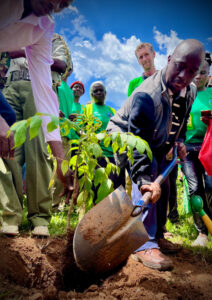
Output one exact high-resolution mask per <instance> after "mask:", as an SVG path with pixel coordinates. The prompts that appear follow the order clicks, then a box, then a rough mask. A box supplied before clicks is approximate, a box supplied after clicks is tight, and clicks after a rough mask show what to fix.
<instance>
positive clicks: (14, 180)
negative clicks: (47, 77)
mask: <svg viewBox="0 0 212 300" xmlns="http://www.w3.org/2000/svg"><path fill="white" fill-rule="evenodd" d="M3 94H4V96H5V98H6V99H7V101H8V102H9V104H10V105H11V106H12V108H13V109H14V110H15V112H16V119H17V121H20V120H24V119H27V118H29V117H31V116H33V115H34V114H35V113H36V108H35V104H34V99H33V94H32V88H31V82H30V81H26V80H19V81H10V77H9V78H8V81H7V84H6V86H5V89H4V90H3ZM47 156H48V153H47V149H46V143H45V141H44V136H43V132H42V129H40V133H39V135H38V136H37V137H36V138H34V139H32V140H31V141H30V140H29V137H27V139H26V142H25V143H24V145H22V146H21V147H18V148H17V149H16V150H15V158H14V160H9V159H5V160H3V161H2V162H1V164H0V204H1V207H2V210H3V214H2V218H3V223H4V224H8V225H20V223H21V220H22V198H23V181H22V166H23V164H24V163H26V196H27V205H28V219H29V220H30V221H31V223H32V225H33V226H47V225H48V224H49V221H50V217H51V213H50V211H51V205H52V190H51V189H50V190H49V189H48V185H49V181H50V178H51V174H52V162H51V161H50V160H48V159H47Z"/></svg>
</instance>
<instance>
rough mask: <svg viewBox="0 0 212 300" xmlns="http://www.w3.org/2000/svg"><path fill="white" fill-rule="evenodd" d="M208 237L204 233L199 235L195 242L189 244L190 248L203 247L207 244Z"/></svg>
mask: <svg viewBox="0 0 212 300" xmlns="http://www.w3.org/2000/svg"><path fill="white" fill-rule="evenodd" d="M208 241H209V240H208V236H207V235H206V234H204V233H199V235H198V237H197V238H196V240H195V241H194V242H193V243H192V244H191V245H192V246H194V247H195V246H200V247H205V246H206V245H207V243H208Z"/></svg>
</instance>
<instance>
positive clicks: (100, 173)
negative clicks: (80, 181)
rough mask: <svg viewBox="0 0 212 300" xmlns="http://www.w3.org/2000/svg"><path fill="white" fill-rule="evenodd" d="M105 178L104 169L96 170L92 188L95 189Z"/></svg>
mask: <svg viewBox="0 0 212 300" xmlns="http://www.w3.org/2000/svg"><path fill="white" fill-rule="evenodd" d="M106 178H107V175H106V172H105V169H104V168H98V169H97V170H96V172H95V175H94V186H95V187H96V186H97V185H98V184H99V183H101V182H102V181H103V180H105V179H106Z"/></svg>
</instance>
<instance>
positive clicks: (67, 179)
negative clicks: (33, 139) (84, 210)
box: [48, 141, 79, 203]
mask: <svg viewBox="0 0 212 300" xmlns="http://www.w3.org/2000/svg"><path fill="white" fill-rule="evenodd" d="M48 144H49V146H50V147H51V150H52V154H53V155H54V156H55V157H56V159H57V176H58V178H59V179H60V181H61V182H62V184H63V186H64V190H63V192H62V194H61V195H60V196H61V197H62V196H66V200H65V201H66V203H69V199H70V198H71V196H72V194H73V201H74V203H75V202H76V199H77V196H78V194H79V185H78V181H77V180H76V184H75V189H74V176H73V172H72V171H71V170H68V172H66V174H65V176H64V175H63V173H62V169H61V164H62V161H63V160H64V159H65V154H64V150H63V146H62V142H61V141H49V142H48Z"/></svg>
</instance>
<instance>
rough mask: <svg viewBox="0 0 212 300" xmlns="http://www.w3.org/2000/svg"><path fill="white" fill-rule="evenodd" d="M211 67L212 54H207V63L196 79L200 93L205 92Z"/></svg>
mask: <svg viewBox="0 0 212 300" xmlns="http://www.w3.org/2000/svg"><path fill="white" fill-rule="evenodd" d="M210 66H211V57H210V53H209V52H207V53H206V55H205V61H204V63H203V65H202V67H201V69H200V71H199V72H198V74H197V75H196V76H195V78H194V83H195V84H196V86H197V90H198V91H203V90H204V89H205V86H206V84H207V82H208V79H209V72H210Z"/></svg>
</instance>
